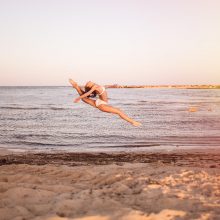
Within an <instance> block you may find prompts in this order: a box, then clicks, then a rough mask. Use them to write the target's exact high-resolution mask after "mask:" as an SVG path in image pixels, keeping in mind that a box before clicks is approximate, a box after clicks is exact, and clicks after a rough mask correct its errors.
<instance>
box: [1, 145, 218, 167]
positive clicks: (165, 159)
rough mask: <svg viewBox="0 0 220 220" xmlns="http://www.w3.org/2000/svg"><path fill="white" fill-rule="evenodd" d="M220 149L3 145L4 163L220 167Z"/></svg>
mask: <svg viewBox="0 0 220 220" xmlns="http://www.w3.org/2000/svg"><path fill="white" fill-rule="evenodd" d="M219 161H220V149H218V148H214V149H190V150H183V149H176V150H173V151H162V152H154V151H153V152H152V151H145V152H144V151H137V152H60V151H56V152H53V153H51V152H50V153H48V152H31V151H28V152H12V151H9V150H5V149H3V150H2V149H1V148H0V165H10V164H29V165H46V164H56V165H67V166H82V165H109V164H123V163H162V164H166V165H174V166H192V167H203V168H207V167H210V168H220V162H219Z"/></svg>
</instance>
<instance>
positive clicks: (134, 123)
mask: <svg viewBox="0 0 220 220" xmlns="http://www.w3.org/2000/svg"><path fill="white" fill-rule="evenodd" d="M132 125H134V126H135V127H139V126H141V123H140V122H137V121H134V122H133V123H132Z"/></svg>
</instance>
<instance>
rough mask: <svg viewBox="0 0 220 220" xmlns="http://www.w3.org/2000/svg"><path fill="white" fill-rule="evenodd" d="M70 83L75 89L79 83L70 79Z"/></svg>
mask: <svg viewBox="0 0 220 220" xmlns="http://www.w3.org/2000/svg"><path fill="white" fill-rule="evenodd" d="M69 82H70V84H71V85H72V86H73V87H74V88H75V87H76V86H77V83H76V82H75V81H73V80H72V79H69Z"/></svg>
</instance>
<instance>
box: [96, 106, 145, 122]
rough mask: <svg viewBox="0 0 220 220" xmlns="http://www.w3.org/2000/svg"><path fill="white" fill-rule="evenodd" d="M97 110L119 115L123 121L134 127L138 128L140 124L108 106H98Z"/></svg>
mask: <svg viewBox="0 0 220 220" xmlns="http://www.w3.org/2000/svg"><path fill="white" fill-rule="evenodd" d="M98 109H99V110H101V111H103V112H108V113H113V114H117V115H119V116H120V117H121V118H122V119H124V120H125V121H127V122H129V123H131V124H132V125H134V126H140V125H141V123H139V122H137V121H135V120H133V119H132V118H129V117H128V116H127V115H126V114H125V113H124V112H123V111H121V110H120V109H118V108H115V107H112V106H110V105H99V106H98Z"/></svg>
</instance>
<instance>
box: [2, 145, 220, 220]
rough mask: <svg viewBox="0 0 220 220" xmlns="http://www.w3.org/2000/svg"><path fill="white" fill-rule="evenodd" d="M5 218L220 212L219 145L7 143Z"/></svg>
mask: <svg viewBox="0 0 220 220" xmlns="http://www.w3.org/2000/svg"><path fill="white" fill-rule="evenodd" d="M0 155H1V156H0V165H1V166H0V213H1V220H9V219H10V220H12V219H13V220H24V219H34V220H42V219H43V220H67V219H81V220H92V219H99V220H110V219H122V220H133V219H138V220H139V219H140V220H154V219H155V220H158V219H165V220H168V219H169V220H171V219H187V220H188V219H198V220H200V219H202V220H205V219H207V220H209V219H216V220H217V219H219V218H220V162H219V161H220V160H219V159H220V152H219V151H218V150H215V151H214V150H213V151H205V150H203V151H202V150H201V151H198V150H194V151H193V150H191V151H188V152H187V151H175V152H169V153H150V152H148V153H144V152H142V153H56V154H52V153H51V154H49V153H12V152H10V151H7V150H3V149H2V150H1V151H0Z"/></svg>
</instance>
